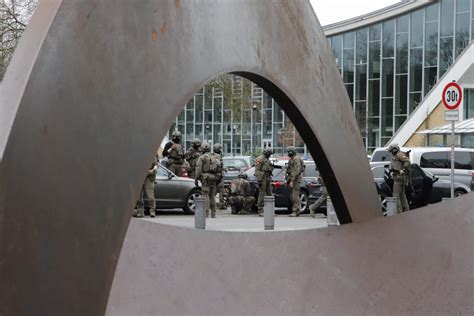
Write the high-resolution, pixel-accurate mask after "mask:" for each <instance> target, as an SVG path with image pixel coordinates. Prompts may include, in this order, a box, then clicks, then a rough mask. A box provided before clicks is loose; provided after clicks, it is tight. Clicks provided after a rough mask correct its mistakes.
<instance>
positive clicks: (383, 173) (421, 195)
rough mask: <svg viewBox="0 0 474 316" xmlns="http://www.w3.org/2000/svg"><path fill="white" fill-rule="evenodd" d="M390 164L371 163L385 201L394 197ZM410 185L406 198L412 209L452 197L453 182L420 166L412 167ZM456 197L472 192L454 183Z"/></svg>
mask: <svg viewBox="0 0 474 316" xmlns="http://www.w3.org/2000/svg"><path fill="white" fill-rule="evenodd" d="M388 167H389V164H388V163H375V164H374V163H371V169H372V174H373V176H374V180H375V185H376V187H377V192H378V194H379V196H380V197H381V200H382V201H383V200H384V199H385V197H387V196H392V188H393V179H392V178H391V176H390V172H389V170H388ZM409 176H410V185H409V186H407V188H406V191H405V193H406V196H407V199H408V202H409V204H410V209H415V208H418V207H422V206H426V205H428V204H431V203H437V202H440V201H441V200H442V199H443V197H450V196H451V181H448V180H440V179H439V178H438V177H435V176H434V175H432V174H431V173H429V172H428V171H426V170H424V169H423V168H421V167H420V166H419V165H418V164H411V166H410V172H409ZM454 192H455V195H456V196H459V195H463V194H466V193H469V192H471V190H470V188H469V187H467V186H466V185H464V184H462V183H457V182H455V183H454Z"/></svg>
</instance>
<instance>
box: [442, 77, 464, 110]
mask: <svg viewBox="0 0 474 316" xmlns="http://www.w3.org/2000/svg"><path fill="white" fill-rule="evenodd" d="M450 87H456V88H457V89H458V90H459V100H458V101H457V102H456V104H455V105H453V106H449V105H447V104H446V100H445V98H446V91H447V90H448V89H449V88H450ZM442 101H443V105H444V106H445V108H447V109H448V110H456V109H457V108H458V107H459V105H460V104H461V102H462V88H461V86H460V85H459V84H458V83H457V82H450V83H448V84H447V85H446V87H444V89H443V96H442Z"/></svg>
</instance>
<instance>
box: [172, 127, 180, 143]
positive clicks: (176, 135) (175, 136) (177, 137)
mask: <svg viewBox="0 0 474 316" xmlns="http://www.w3.org/2000/svg"><path fill="white" fill-rule="evenodd" d="M171 138H172V139H173V141H174V142H175V143H179V142H180V141H181V133H180V132H179V131H178V130H175V131H174V132H173V134H172V135H171Z"/></svg>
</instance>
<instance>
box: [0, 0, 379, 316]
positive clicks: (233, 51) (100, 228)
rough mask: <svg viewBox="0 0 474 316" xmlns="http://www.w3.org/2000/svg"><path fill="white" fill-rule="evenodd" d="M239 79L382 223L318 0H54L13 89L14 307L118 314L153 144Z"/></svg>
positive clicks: (2, 149) (342, 196)
mask: <svg viewBox="0 0 474 316" xmlns="http://www.w3.org/2000/svg"><path fill="white" fill-rule="evenodd" d="M226 72H234V73H237V74H239V75H242V76H244V77H246V78H249V79H251V80H253V81H254V82H256V83H257V84H259V85H260V86H262V87H263V88H265V89H266V91H267V92H268V93H270V95H271V96H272V97H273V98H275V100H276V101H277V102H278V103H279V104H280V105H281V106H282V108H283V109H284V110H285V111H286V113H287V114H288V115H289V117H290V118H291V120H292V121H293V122H294V123H295V125H296V126H297V128H298V131H299V132H300V134H301V135H302V137H303V139H304V141H305V142H306V144H307V145H308V149H309V150H310V152H311V154H312V155H313V156H314V157H315V159H316V162H317V164H318V166H319V167H320V169H321V173H322V175H323V177H324V178H325V183H326V184H327V186H328V190H329V193H330V194H331V197H332V199H333V202H334V204H335V207H336V210H337V213H338V216H339V219H340V221H341V223H349V222H359V223H362V222H366V221H368V220H370V219H372V218H375V217H377V216H378V214H379V213H378V200H377V195H376V192H375V188H374V184H373V180H372V177H371V174H370V171H369V168H368V165H367V161H366V156H365V151H364V148H363V146H362V140H361V138H360V133H359V130H358V127H357V123H356V120H355V118H354V116H353V113H352V109H351V106H350V102H349V99H348V97H347V95H346V93H345V90H344V86H343V83H342V81H341V78H340V75H339V74H338V72H337V68H336V65H335V63H334V60H333V56H332V54H331V52H330V50H329V48H328V44H327V40H326V38H325V36H324V34H323V32H322V30H321V28H320V26H319V23H318V21H317V19H316V16H315V15H314V13H313V11H312V8H311V6H310V4H309V2H308V1H276V0H266V1H263V0H262V1H254V0H228V1H221V0H188V1H180V0H174V1H171V0H169V1H161V0H160V1H158V0H153V1H152V0H148V1H115V0H102V1H98V0H64V1H60V0H44V1H41V3H40V5H39V7H38V9H37V11H36V13H35V15H34V17H33V19H32V21H31V24H30V26H29V27H28V29H27V31H26V33H25V35H24V38H23V39H22V41H21V43H20V45H19V47H18V49H17V51H16V53H15V56H14V58H13V60H12V63H11V65H10V68H9V69H8V72H7V74H6V76H5V79H4V81H3V83H2V86H1V87H0V161H1V164H0V243H1V246H0V313H1V314H2V315H20V314H35V315H97V314H103V313H104V312H105V309H106V305H107V299H108V295H109V291H110V288H111V284H112V280H113V276H114V271H115V267H116V264H117V261H118V258H119V254H120V250H121V246H122V243H123V240H124V237H125V233H126V231H127V227H128V224H129V221H130V215H131V211H130V210H131V209H132V208H133V205H134V203H135V200H136V198H137V196H138V193H139V190H140V186H141V182H142V180H143V174H144V173H145V170H146V168H147V167H148V166H149V161H150V159H151V157H153V153H154V152H155V150H156V148H157V147H158V145H159V143H160V141H161V139H162V136H163V135H165V133H166V131H167V130H168V128H169V126H170V124H171V122H172V121H173V120H174V118H175V117H176V115H177V114H178V113H179V111H180V110H181V109H182V107H183V104H185V103H186V102H187V101H188V100H189V98H190V97H191V96H192V95H193V94H194V93H195V92H196V91H197V90H198V89H199V88H200V87H202V85H203V84H204V83H205V82H206V81H207V80H209V79H211V78H213V77H215V76H216V75H218V74H221V73H226ZM364 227H365V226H364ZM359 233H360V234H363V233H364V232H363V230H362V231H360V232H359ZM159 241H160V238H158V239H157V240H156V242H159ZM341 242H342V241H341ZM177 247H179V245H177ZM354 255H356V254H354ZM295 260H297V259H295Z"/></svg>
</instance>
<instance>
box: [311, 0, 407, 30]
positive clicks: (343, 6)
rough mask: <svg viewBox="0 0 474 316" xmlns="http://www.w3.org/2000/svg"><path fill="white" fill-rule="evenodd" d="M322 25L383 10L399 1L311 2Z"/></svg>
mask: <svg viewBox="0 0 474 316" xmlns="http://www.w3.org/2000/svg"><path fill="white" fill-rule="evenodd" d="M310 1H311V4H312V5H313V8H314V11H316V15H317V16H318V19H319V22H320V23H321V25H327V24H331V23H334V22H339V21H342V20H346V19H349V18H353V17H356V16H359V15H361V14H364V13H368V12H372V11H374V10H378V9H381V8H383V7H386V6H389V5H391V4H394V3H397V2H400V1H399V0H310Z"/></svg>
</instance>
